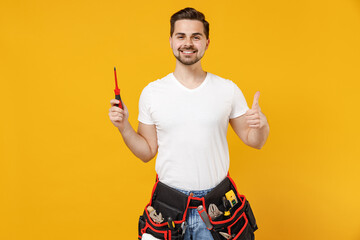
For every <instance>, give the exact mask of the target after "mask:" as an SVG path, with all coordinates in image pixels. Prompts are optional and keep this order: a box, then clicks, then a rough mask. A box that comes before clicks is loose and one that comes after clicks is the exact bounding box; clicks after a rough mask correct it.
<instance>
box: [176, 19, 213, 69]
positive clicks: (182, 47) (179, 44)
mask: <svg viewBox="0 0 360 240" xmlns="http://www.w3.org/2000/svg"><path fill="white" fill-rule="evenodd" d="M209 43H210V40H209V39H206V36H205V33H204V25H203V23H202V22H200V21H198V20H188V19H183V20H178V21H176V22H175V25H174V33H173V35H172V36H171V37H170V46H171V48H172V50H173V53H174V56H175V58H176V59H177V60H178V61H179V62H180V63H182V64H184V65H193V64H195V63H197V62H198V61H199V60H200V59H201V58H202V57H203V56H204V54H205V50H206V49H207V48H208V46H209Z"/></svg>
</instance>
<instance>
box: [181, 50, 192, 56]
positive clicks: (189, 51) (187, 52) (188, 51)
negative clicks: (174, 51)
mask: <svg viewBox="0 0 360 240" xmlns="http://www.w3.org/2000/svg"><path fill="white" fill-rule="evenodd" d="M179 51H180V52H181V53H182V54H185V55H191V54H194V53H196V51H195V50H179Z"/></svg>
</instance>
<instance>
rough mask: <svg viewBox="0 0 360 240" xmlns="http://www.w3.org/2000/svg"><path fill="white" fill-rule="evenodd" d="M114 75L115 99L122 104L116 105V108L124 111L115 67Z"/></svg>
mask: <svg viewBox="0 0 360 240" xmlns="http://www.w3.org/2000/svg"><path fill="white" fill-rule="evenodd" d="M114 75H115V89H114V92H115V98H116V99H117V100H119V101H120V103H119V104H115V106H117V107H119V106H120V108H121V109H124V108H123V105H122V101H121V97H120V89H119V87H118V82H117V77H116V67H114Z"/></svg>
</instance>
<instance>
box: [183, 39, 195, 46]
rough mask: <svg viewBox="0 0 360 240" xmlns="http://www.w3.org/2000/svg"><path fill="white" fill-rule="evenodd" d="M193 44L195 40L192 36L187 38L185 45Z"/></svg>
mask: <svg viewBox="0 0 360 240" xmlns="http://www.w3.org/2000/svg"><path fill="white" fill-rule="evenodd" d="M192 45H193V42H192V40H191V38H186V40H185V43H184V46H192Z"/></svg>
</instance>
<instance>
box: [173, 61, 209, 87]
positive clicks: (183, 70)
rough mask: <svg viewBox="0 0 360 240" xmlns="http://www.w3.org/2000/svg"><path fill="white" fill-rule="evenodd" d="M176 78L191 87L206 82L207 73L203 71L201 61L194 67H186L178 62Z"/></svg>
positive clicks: (175, 72)
mask: <svg viewBox="0 0 360 240" xmlns="http://www.w3.org/2000/svg"><path fill="white" fill-rule="evenodd" d="M174 76H175V77H176V79H177V80H178V81H180V82H181V83H183V84H185V85H188V86H189V87H191V86H197V85H200V84H201V83H202V82H203V81H204V80H205V77H206V72H205V71H204V70H203V69H202V67H201V62H200V61H198V62H197V63H195V64H193V65H184V64H182V63H181V62H179V61H176V67H175V71H174Z"/></svg>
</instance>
